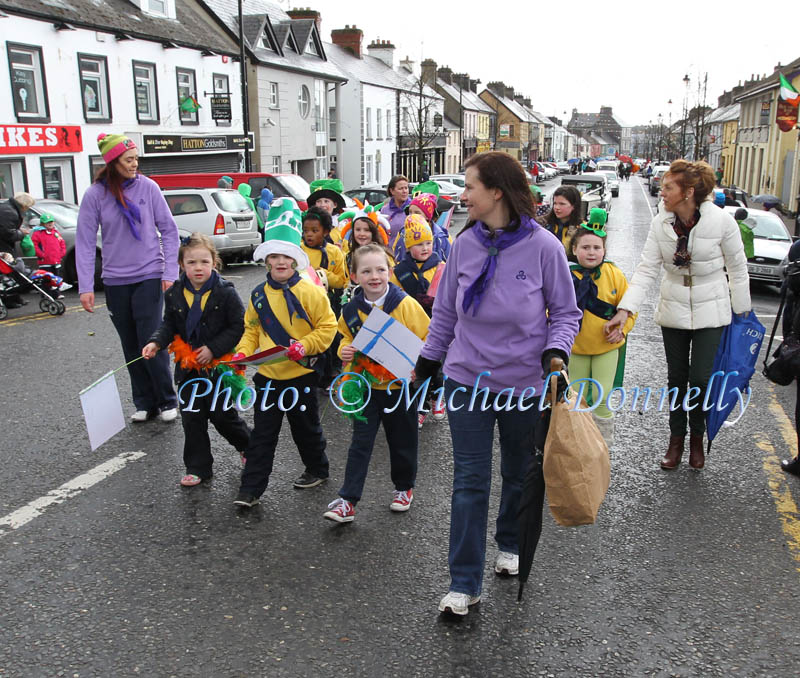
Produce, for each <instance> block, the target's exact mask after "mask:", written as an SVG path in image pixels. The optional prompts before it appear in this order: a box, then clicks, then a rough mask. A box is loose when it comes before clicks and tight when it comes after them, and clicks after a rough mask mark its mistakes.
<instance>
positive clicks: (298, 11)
mask: <svg viewBox="0 0 800 678" xmlns="http://www.w3.org/2000/svg"><path fill="white" fill-rule="evenodd" d="M286 13H287V14H288V15H289V17H290V18H292V19H314V23H315V24H317V33H319V36H320V40H321V39H322V15H321V14H320V13H319V12H317V11H316V10H314V9H311V8H310V7H296V8H295V9H290V10H288V11H287V12H286Z"/></svg>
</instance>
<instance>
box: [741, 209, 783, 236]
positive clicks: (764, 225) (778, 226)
mask: <svg viewBox="0 0 800 678" xmlns="http://www.w3.org/2000/svg"><path fill="white" fill-rule="evenodd" d="M753 212H754V210H750V216H751V217H753V218H754V219H755V220H756V227H755V228H754V229H753V236H754V237H756V238H765V239H767V240H784V241H791V238H790V237H789V234H788V233H787V232H786V227H785V226H784V225H783V224H782V223H780V222H779V221H778V219H777V218H773V217H772V216H771V215H768V214H765V215H763V216H762V215H759V214H754V213H753Z"/></svg>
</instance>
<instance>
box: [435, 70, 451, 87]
mask: <svg viewBox="0 0 800 678" xmlns="http://www.w3.org/2000/svg"><path fill="white" fill-rule="evenodd" d="M436 77H437V78H439V79H440V80H443V81H444V82H446V83H447V84H448V85H452V84H453V80H454V78H453V71H451V70H450V69H449V68H448V67H447V66H441V67H439V68H438V69H437V70H436Z"/></svg>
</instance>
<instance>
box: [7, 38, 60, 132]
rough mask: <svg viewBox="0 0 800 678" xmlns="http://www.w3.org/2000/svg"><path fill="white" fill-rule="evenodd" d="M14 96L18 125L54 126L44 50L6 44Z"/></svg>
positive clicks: (33, 46)
mask: <svg viewBox="0 0 800 678" xmlns="http://www.w3.org/2000/svg"><path fill="white" fill-rule="evenodd" d="M6 49H7V51H8V68H9V72H10V75H11V95H12V98H13V100H14V113H15V114H16V116H17V121H18V122H50V109H49V106H48V102H47V83H46V82H45V77H44V68H43V66H42V63H43V61H42V48H41V47H38V46H36V45H19V44H15V43H11V42H9V43H6Z"/></svg>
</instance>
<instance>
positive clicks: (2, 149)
mask: <svg viewBox="0 0 800 678" xmlns="http://www.w3.org/2000/svg"><path fill="white" fill-rule="evenodd" d="M82 150H83V135H82V134H81V128H80V127H79V126H77V125H0V154H6V155H12V154H18V153H79V152H80V151H82Z"/></svg>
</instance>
